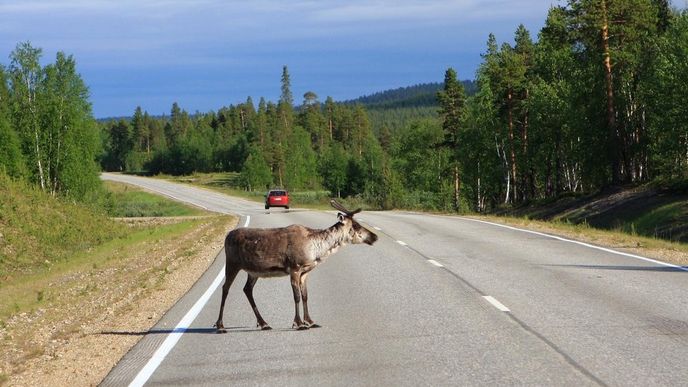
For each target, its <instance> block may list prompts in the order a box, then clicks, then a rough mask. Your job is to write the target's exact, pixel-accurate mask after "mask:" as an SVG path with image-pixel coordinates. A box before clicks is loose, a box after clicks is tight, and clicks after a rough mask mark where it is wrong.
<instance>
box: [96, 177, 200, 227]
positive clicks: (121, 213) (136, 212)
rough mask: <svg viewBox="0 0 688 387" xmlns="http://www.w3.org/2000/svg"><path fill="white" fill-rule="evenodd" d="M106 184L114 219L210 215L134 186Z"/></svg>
mask: <svg viewBox="0 0 688 387" xmlns="http://www.w3.org/2000/svg"><path fill="white" fill-rule="evenodd" d="M104 184H105V187H106V188H107V190H108V191H109V192H110V193H111V195H112V196H111V199H112V200H111V203H112V205H111V207H110V208H108V215H110V216H113V217H127V218H130V217H149V216H197V215H205V214H208V213H207V212H205V211H203V210H201V209H199V208H196V207H191V206H187V205H185V204H182V203H179V202H176V201H173V200H169V199H167V198H165V197H162V196H160V195H154V194H151V193H148V192H146V191H144V190H142V189H140V188H138V187H136V186H133V185H129V184H123V183H117V182H114V181H106V182H104Z"/></svg>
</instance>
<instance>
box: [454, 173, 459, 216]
mask: <svg viewBox="0 0 688 387" xmlns="http://www.w3.org/2000/svg"><path fill="white" fill-rule="evenodd" d="M460 188H461V180H460V179H459V166H458V165H454V211H455V212H458V211H459V189H460Z"/></svg>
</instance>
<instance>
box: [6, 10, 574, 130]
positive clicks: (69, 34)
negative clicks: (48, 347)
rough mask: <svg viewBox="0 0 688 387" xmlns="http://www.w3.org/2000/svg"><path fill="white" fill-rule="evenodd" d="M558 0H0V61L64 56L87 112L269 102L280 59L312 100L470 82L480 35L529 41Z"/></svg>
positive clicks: (275, 94)
mask: <svg viewBox="0 0 688 387" xmlns="http://www.w3.org/2000/svg"><path fill="white" fill-rule="evenodd" d="M561 3H562V2H561V1H557V0H514V1H507V0H447V1H435V0H425V1H423V0H377V1H359V0H348V1H334V0H319V1H318V0H295V1H287V0H284V1H280V0H257V1H250V0H244V1H220V0H196V1H181V0H118V1H112V0H0V63H1V64H3V65H5V66H7V65H9V63H10V59H9V56H10V53H11V52H12V51H13V50H14V48H15V47H16V45H17V44H18V43H20V42H25V41H30V42H31V44H32V45H33V46H34V47H38V48H41V49H42V50H43V58H42V60H41V62H42V63H43V64H47V63H51V62H54V60H55V55H56V53H57V52H58V51H63V52H65V53H66V54H68V55H73V56H74V58H75V60H76V63H77V71H78V72H79V73H80V74H81V76H82V78H83V79H84V81H85V83H86V84H87V85H88V87H89V90H90V95H91V98H90V101H91V103H92V106H93V113H94V116H95V117H96V118H105V117H115V116H129V115H132V114H133V112H134V110H135V108H136V107H137V106H141V108H142V109H144V110H146V111H147V112H148V113H150V114H153V115H160V114H168V115H169V112H170V110H171V106H172V104H173V103H174V102H177V103H179V105H180V106H181V108H183V109H184V110H186V111H188V112H190V113H194V112H208V111H211V110H215V111H217V110H218V109H219V108H221V107H223V106H229V105H230V104H238V103H241V102H244V101H246V99H247V97H248V96H251V97H252V98H253V101H254V103H256V104H257V102H258V101H259V99H260V98H261V97H264V98H265V99H266V100H268V101H277V100H278V99H279V95H280V77H281V74H282V66H285V65H286V66H287V67H288V70H289V74H290V78H291V89H292V93H293V95H294V101H295V103H297V104H300V103H301V102H302V100H303V98H302V96H303V94H304V93H305V92H307V91H313V92H315V93H316V94H317V95H318V97H319V99H320V100H321V101H324V100H325V99H326V97H327V96H331V97H332V98H333V99H334V100H335V101H342V100H347V99H353V98H357V97H359V96H363V95H368V94H372V93H375V92H378V91H383V90H387V89H394V88H398V87H404V86H411V85H415V84H419V83H427V82H441V81H442V80H443V79H444V72H445V71H446V69H447V68H449V67H453V68H454V69H455V70H456V71H457V72H458V75H459V78H460V79H473V78H474V77H475V71H476V69H477V67H478V66H479V64H480V62H481V57H480V54H481V53H483V52H484V51H485V45H486V42H487V37H488V34H489V33H494V34H495V36H496V37H497V40H498V42H504V41H508V42H512V41H513V35H514V31H515V30H516V28H517V27H518V25H519V24H524V25H525V26H526V28H528V29H529V30H530V32H531V35H532V37H533V38H534V39H535V38H536V37H537V33H538V31H539V30H540V28H542V25H543V23H544V20H545V17H546V15H547V11H548V9H549V8H550V6H552V5H561Z"/></svg>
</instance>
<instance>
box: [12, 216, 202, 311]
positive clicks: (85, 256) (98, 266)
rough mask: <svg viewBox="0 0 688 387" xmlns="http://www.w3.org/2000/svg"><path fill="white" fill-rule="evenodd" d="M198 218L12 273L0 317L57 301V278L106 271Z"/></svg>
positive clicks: (181, 231)
mask: <svg viewBox="0 0 688 387" xmlns="http://www.w3.org/2000/svg"><path fill="white" fill-rule="evenodd" d="M199 222H201V220H198V219H194V220H187V221H182V222H179V223H175V224H168V225H163V226H156V227H154V228H145V229H139V230H135V231H133V232H132V233H130V234H129V235H127V236H125V237H122V238H117V239H113V240H111V241H108V242H105V243H103V244H101V245H99V246H97V247H95V248H92V249H90V250H84V251H80V252H77V253H74V254H73V255H72V256H71V257H70V259H68V260H63V261H59V262H56V263H55V264H53V265H51V266H50V269H49V270H39V271H35V272H33V273H30V274H25V275H21V276H13V277H12V278H9V279H7V280H5V281H4V282H3V285H2V287H0V320H2V321H4V320H6V319H7V318H9V317H10V316H12V315H15V314H17V313H21V312H29V311H33V310H36V309H37V308H40V307H41V306H43V305H45V304H46V303H54V302H56V301H59V299H60V298H61V297H63V295H62V294H61V293H60V292H56V291H55V290H56V288H59V286H56V285H57V282H59V280H58V279H59V278H62V277H70V276H86V275H88V274H87V273H89V272H91V271H94V270H101V271H102V270H107V269H108V268H110V267H112V266H113V265H116V264H117V263H118V262H121V261H122V260H124V259H126V257H127V256H128V255H130V254H131V253H132V252H133V251H135V250H138V249H144V248H146V246H147V245H148V244H151V243H153V242H161V241H166V240H172V239H174V238H177V237H179V236H180V235H182V234H184V233H186V232H188V231H189V230H190V229H192V228H194V227H196V226H198V224H199ZM94 290H96V288H94V287H93V286H91V287H84V288H83V289H80V290H79V291H80V292H81V294H82V295H83V294H86V293H89V292H91V291H94Z"/></svg>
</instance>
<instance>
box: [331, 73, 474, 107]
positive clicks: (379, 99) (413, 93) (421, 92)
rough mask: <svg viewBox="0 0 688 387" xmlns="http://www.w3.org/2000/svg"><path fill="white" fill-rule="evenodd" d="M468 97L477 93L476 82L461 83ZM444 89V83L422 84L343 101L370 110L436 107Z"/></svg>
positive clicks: (466, 81)
mask: <svg viewBox="0 0 688 387" xmlns="http://www.w3.org/2000/svg"><path fill="white" fill-rule="evenodd" d="M461 83H463V86H464V89H465V90H466V94H467V95H473V94H474V93H475V91H476V84H475V82H474V81H470V80H465V81H461ZM443 87H444V83H442V82H434V83H422V84H418V85H414V86H407V87H400V88H397V89H391V90H385V91H379V92H377V93H374V94H370V95H366V96H363V97H359V98H356V99H352V100H348V101H343V102H342V103H343V104H361V105H363V106H365V107H366V109H368V110H375V109H398V108H424V107H436V106H438V104H437V92H438V91H440V90H441V89H442V88H443Z"/></svg>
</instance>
